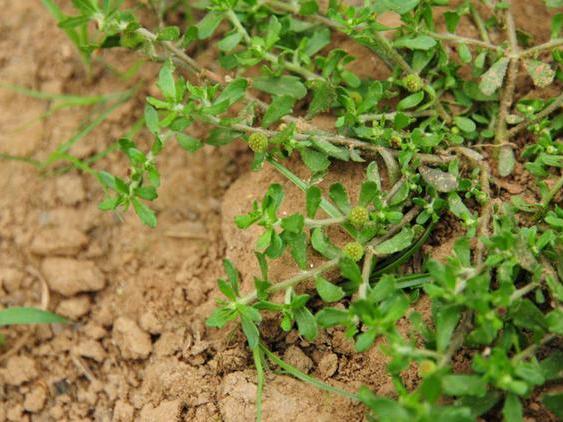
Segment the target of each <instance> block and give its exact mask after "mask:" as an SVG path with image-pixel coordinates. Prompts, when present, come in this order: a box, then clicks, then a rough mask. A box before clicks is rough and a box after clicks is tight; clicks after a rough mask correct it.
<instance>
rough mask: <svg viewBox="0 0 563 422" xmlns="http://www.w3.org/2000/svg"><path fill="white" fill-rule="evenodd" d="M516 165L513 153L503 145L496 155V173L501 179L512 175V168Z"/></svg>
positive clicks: (508, 147)
mask: <svg viewBox="0 0 563 422" xmlns="http://www.w3.org/2000/svg"><path fill="white" fill-rule="evenodd" d="M515 165H516V158H515V157H514V151H513V149H512V148H511V147H510V146H509V145H504V146H502V147H501V148H500V151H499V155H498V173H499V175H500V176H501V177H506V176H509V175H511V174H512V172H513V171H514V166H515Z"/></svg>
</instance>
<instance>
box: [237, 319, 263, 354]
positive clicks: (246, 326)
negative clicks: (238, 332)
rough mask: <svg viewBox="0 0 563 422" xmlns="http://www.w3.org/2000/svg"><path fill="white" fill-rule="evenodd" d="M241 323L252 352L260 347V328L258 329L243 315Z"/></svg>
mask: <svg viewBox="0 0 563 422" xmlns="http://www.w3.org/2000/svg"><path fill="white" fill-rule="evenodd" d="M240 321H241V325H242V331H243V332H244V335H245V336H246V340H247V341H248V347H250V348H251V349H252V350H254V349H256V348H257V347H258V346H259V345H260V333H259V332H258V327H256V324H255V323H254V322H252V321H251V320H250V319H248V318H247V317H246V316H243V315H241V318H240Z"/></svg>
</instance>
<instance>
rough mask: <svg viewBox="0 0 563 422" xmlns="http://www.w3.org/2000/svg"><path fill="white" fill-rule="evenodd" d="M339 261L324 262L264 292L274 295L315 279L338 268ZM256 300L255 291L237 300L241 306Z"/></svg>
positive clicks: (337, 259)
mask: <svg viewBox="0 0 563 422" xmlns="http://www.w3.org/2000/svg"><path fill="white" fill-rule="evenodd" d="M339 261H340V258H334V259H331V260H330V261H326V262H324V263H323V264H321V265H319V266H318V267H316V268H313V269H312V270H309V271H303V272H300V273H299V274H296V275H294V276H293V277H290V278H288V279H286V280H284V281H281V282H279V283H276V284H274V285H272V286H270V287H269V288H268V289H267V290H266V292H267V293H269V294H271V293H275V292H279V291H281V290H285V289H287V288H289V287H295V286H297V285H298V284H299V283H301V282H303V281H307V280H310V279H312V278H315V277H316V276H318V275H320V274H322V273H324V272H327V271H330V270H332V269H334V268H336V267H337V266H338V262H339ZM257 298H258V292H257V291H256V290H254V291H252V292H250V293H249V294H248V295H246V296H244V297H242V298H240V299H239V300H238V303H239V304H241V305H248V304H250V303H252V302H254V301H255V300H256V299H257Z"/></svg>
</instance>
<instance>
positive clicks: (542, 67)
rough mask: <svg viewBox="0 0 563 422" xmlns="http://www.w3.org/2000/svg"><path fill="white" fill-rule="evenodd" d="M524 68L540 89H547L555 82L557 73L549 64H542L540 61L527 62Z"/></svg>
mask: <svg viewBox="0 0 563 422" xmlns="http://www.w3.org/2000/svg"><path fill="white" fill-rule="evenodd" d="M524 67H525V68H526V71H527V72H528V75H530V77H531V78H532V81H534V85H535V86H537V87H538V88H545V87H546V86H548V85H550V84H551V83H552V82H553V78H555V71H554V70H553V69H552V68H551V66H549V64H547V63H544V62H540V61H539V60H525V61H524Z"/></svg>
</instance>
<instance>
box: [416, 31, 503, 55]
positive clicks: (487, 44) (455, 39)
mask: <svg viewBox="0 0 563 422" xmlns="http://www.w3.org/2000/svg"><path fill="white" fill-rule="evenodd" d="M425 33H426V34H427V35H429V36H431V37H433V38H436V39H438V40H444V41H453V42H455V43H458V44H468V45H476V46H478V47H483V48H486V49H489V50H494V51H499V52H503V51H504V49H503V48H502V47H499V46H496V45H494V44H491V43H490V42H485V41H480V40H476V39H474V38H466V37H462V36H459V35H456V34H450V33H438V32H431V31H426V32H425Z"/></svg>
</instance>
